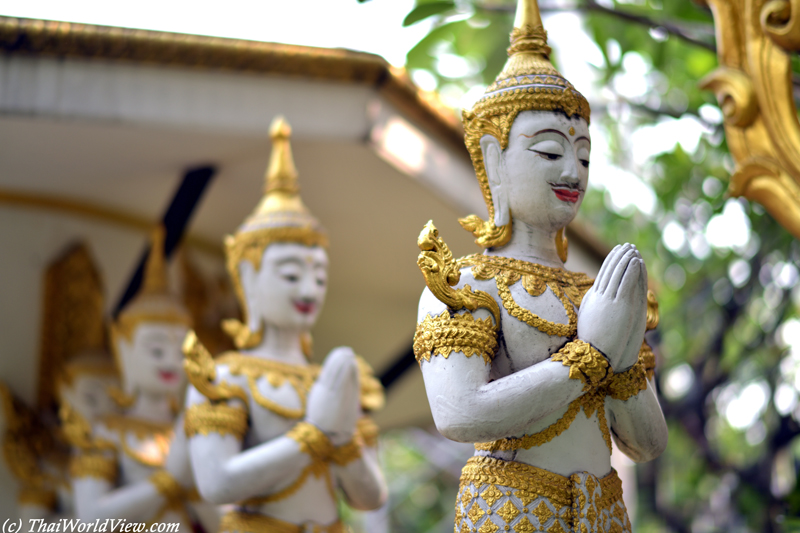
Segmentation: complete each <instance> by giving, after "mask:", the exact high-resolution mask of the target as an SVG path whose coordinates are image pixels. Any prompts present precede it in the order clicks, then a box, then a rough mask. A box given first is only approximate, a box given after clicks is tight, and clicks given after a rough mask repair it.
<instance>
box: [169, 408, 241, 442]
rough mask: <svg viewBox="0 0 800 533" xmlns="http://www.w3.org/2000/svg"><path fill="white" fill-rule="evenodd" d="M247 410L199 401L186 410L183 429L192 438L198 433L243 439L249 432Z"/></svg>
mask: <svg viewBox="0 0 800 533" xmlns="http://www.w3.org/2000/svg"><path fill="white" fill-rule="evenodd" d="M247 428H248V426H247V412H246V411H245V410H244V409H242V408H241V407H232V406H230V405H227V404H224V403H222V404H217V405H212V404H210V403H198V404H194V405H191V406H190V407H189V408H188V409H187V410H186V419H185V420H184V423H183V430H184V431H185V432H186V436H187V437H189V438H191V437H193V436H195V435H197V434H200V435H208V434H209V433H219V434H220V435H233V436H234V437H236V438H237V439H239V440H241V439H242V438H244V436H245V434H246V433H247Z"/></svg>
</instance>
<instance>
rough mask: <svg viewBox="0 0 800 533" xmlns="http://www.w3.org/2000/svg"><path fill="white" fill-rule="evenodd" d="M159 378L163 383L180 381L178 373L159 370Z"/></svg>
mask: <svg viewBox="0 0 800 533" xmlns="http://www.w3.org/2000/svg"><path fill="white" fill-rule="evenodd" d="M158 376H159V377H160V378H161V380H162V381H166V382H167V383H171V382H173V381H177V380H178V373H177V372H173V371H171V370H159V371H158Z"/></svg>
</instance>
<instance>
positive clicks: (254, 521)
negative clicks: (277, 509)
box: [219, 511, 347, 533]
mask: <svg viewBox="0 0 800 533" xmlns="http://www.w3.org/2000/svg"><path fill="white" fill-rule="evenodd" d="M219 530H220V531H227V532H233V531H238V532H239V533H347V530H346V529H345V527H344V524H342V523H341V522H339V521H336V522H334V523H333V524H328V525H327V526H322V525H319V524H311V523H308V524H305V525H298V524H292V523H291V522H285V521H283V520H279V519H277V518H273V517H271V516H266V515H263V514H259V513H248V512H245V511H230V512H228V513H226V514H225V515H224V516H223V517H222V520H221V521H220V524H219Z"/></svg>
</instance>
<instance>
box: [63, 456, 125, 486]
mask: <svg viewBox="0 0 800 533" xmlns="http://www.w3.org/2000/svg"><path fill="white" fill-rule="evenodd" d="M69 475H70V476H71V477H73V478H82V477H96V478H100V479H104V480H106V481H109V482H111V483H114V482H116V480H117V461H116V459H114V458H113V457H108V456H106V455H104V454H102V453H97V452H87V453H82V454H80V455H76V456H74V457H72V459H70V463H69Z"/></svg>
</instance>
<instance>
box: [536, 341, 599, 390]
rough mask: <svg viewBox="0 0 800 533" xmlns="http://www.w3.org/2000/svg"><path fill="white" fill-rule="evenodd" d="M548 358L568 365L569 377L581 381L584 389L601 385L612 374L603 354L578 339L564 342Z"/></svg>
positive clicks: (591, 388)
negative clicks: (561, 346) (562, 345)
mask: <svg viewBox="0 0 800 533" xmlns="http://www.w3.org/2000/svg"><path fill="white" fill-rule="evenodd" d="M550 359H551V360H552V361H561V364H563V365H564V366H568V367H569V377H570V379H580V380H581V381H583V390H585V391H589V390H593V389H596V388H597V387H599V386H601V385H602V384H603V383H604V382H605V380H606V379H607V378H608V377H609V376H610V375H611V374H612V372H611V367H610V365H609V364H608V360H607V359H606V358H605V356H604V355H603V354H602V353H600V352H599V351H598V350H597V349H596V348H594V347H593V346H592V345H591V344H589V343H588V342H583V341H582V340H578V339H576V340H574V341H572V342H568V343H567V344H565V345H564V347H563V348H561V349H560V350H559V351H557V352H556V353H554V354H553V355H551V356H550Z"/></svg>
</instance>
